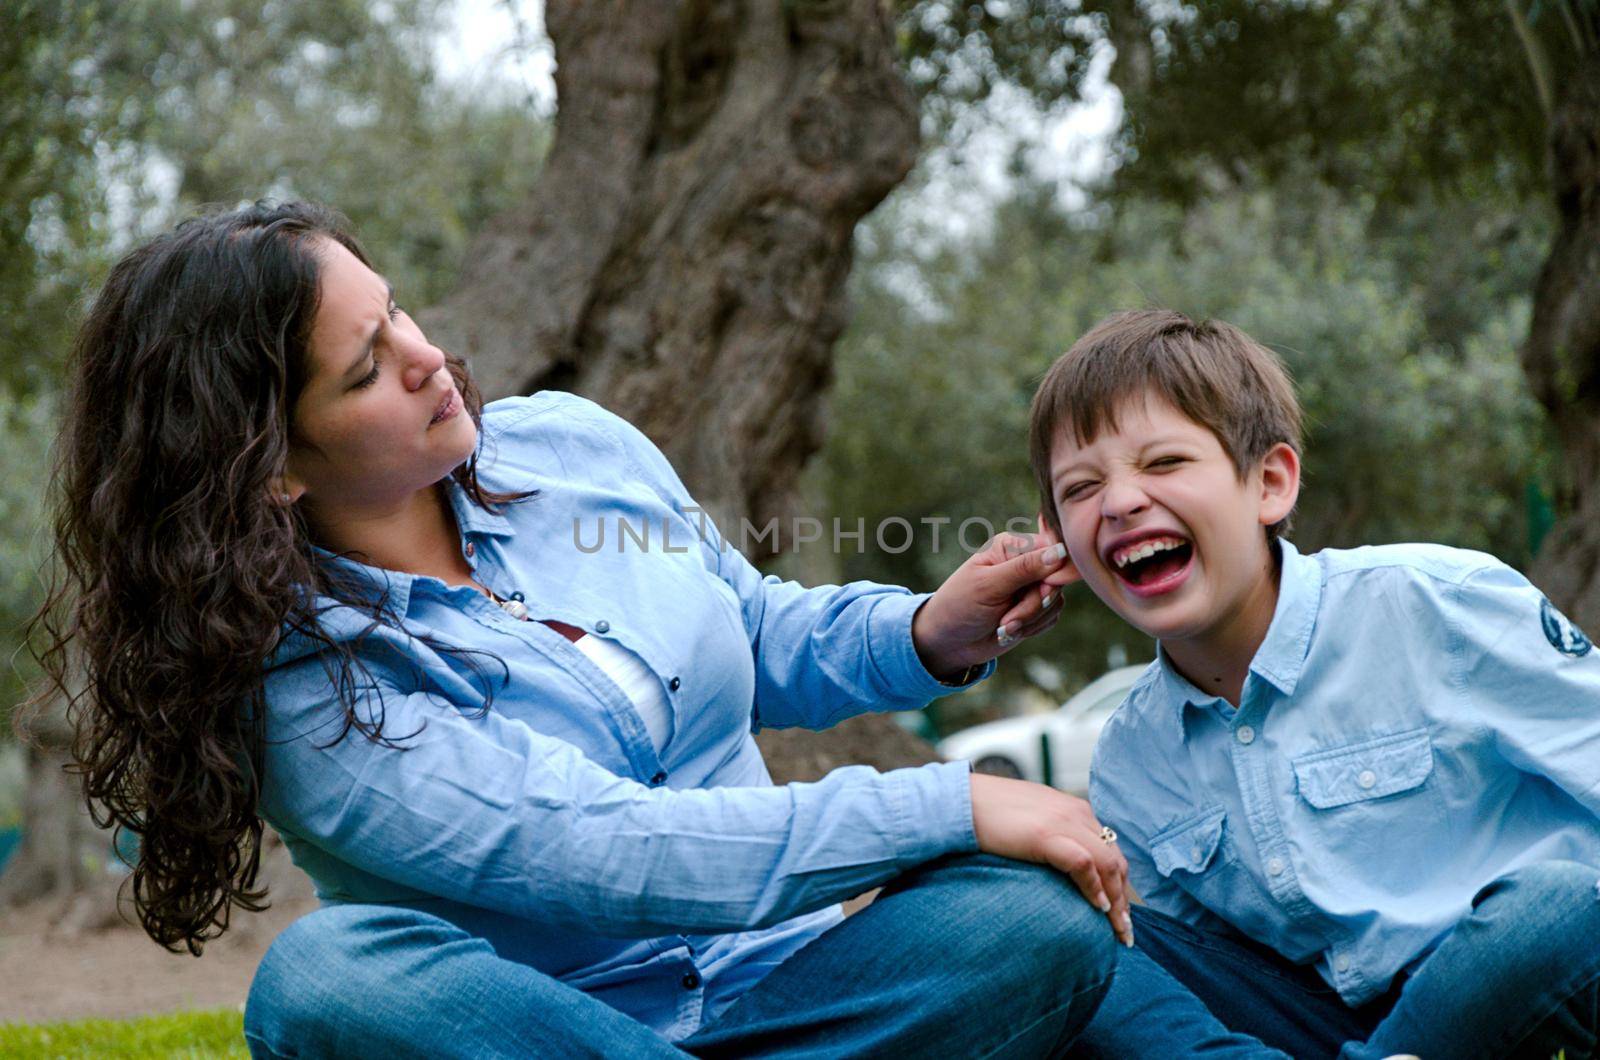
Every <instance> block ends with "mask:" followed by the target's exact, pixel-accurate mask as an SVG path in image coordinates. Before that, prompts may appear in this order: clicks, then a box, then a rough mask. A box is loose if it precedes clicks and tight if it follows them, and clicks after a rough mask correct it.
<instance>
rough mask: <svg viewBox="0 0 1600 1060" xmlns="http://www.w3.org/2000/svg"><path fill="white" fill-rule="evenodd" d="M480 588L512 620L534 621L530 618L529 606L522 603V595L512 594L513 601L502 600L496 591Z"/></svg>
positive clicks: (484, 587)
mask: <svg viewBox="0 0 1600 1060" xmlns="http://www.w3.org/2000/svg"><path fill="white" fill-rule="evenodd" d="M478 588H480V589H482V590H483V591H484V593H485V594H486V595H487V596H488V597H489V599H491V600H493V601H494V602H495V603H497V604H499V605H500V610H502V611H504V612H505V613H506V614H508V615H510V616H511V617H512V618H520V619H521V620H522V621H524V622H529V621H532V620H531V619H530V618H529V617H528V605H527V604H525V603H523V602H522V594H521V593H512V594H511V599H509V600H502V599H501V598H500V597H498V596H496V595H495V592H494V590H493V589H491V588H489V587H488V586H487V585H480V586H478Z"/></svg>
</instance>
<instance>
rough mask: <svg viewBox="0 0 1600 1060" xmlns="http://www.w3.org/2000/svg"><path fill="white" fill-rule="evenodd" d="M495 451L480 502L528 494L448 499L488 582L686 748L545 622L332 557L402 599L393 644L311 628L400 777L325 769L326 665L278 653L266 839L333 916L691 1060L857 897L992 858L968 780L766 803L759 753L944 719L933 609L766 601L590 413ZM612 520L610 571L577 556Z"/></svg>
mask: <svg viewBox="0 0 1600 1060" xmlns="http://www.w3.org/2000/svg"><path fill="white" fill-rule="evenodd" d="M482 437H483V442H482V459H481V461H480V466H479V477H480V480H481V482H482V483H483V485H484V486H485V487H486V488H488V489H492V490H524V489H529V488H536V489H538V490H539V495H538V496H536V497H533V498H531V499H528V500H524V501H521V502H518V503H515V504H512V505H510V506H508V507H507V508H505V509H504V511H503V512H502V513H501V514H491V513H489V512H486V511H484V510H482V509H480V508H478V507H476V506H474V505H472V504H471V503H469V502H468V501H467V500H466V498H465V496H464V495H463V493H462V491H461V490H460V489H459V487H458V486H456V484H455V483H454V482H453V481H451V482H450V483H449V484H448V487H447V488H448V491H449V495H450V499H451V504H452V508H453V511H454V513H455V517H456V520H457V523H458V526H459V529H460V532H461V549H462V555H463V557H464V558H465V559H466V561H467V563H468V564H469V565H470V566H471V567H472V568H473V570H474V577H475V578H476V580H477V581H479V582H480V583H482V584H484V585H486V586H488V587H489V588H491V589H493V590H494V591H495V592H496V593H498V594H499V595H500V596H502V597H510V596H511V595H512V594H513V593H521V594H522V595H523V597H524V598H525V601H526V605H527V607H528V609H529V611H530V613H531V617H533V618H535V619H556V620H559V621H562V622H567V623H570V624H572V625H574V626H577V627H579V628H581V629H583V630H584V631H586V632H588V633H591V634H593V635H595V636H604V637H610V638H614V639H615V640H617V641H618V642H620V643H621V644H622V645H623V646H624V647H626V648H628V649H630V650H631V651H633V652H635V653H637V654H638V655H639V656H640V657H641V658H642V659H643V660H644V661H645V663H646V664H647V665H648V666H649V667H650V668H651V669H652V670H653V671H655V673H656V674H657V675H659V676H660V677H661V679H662V682H663V684H664V686H665V688H666V690H667V694H668V699H669V701H670V704H671V708H672V711H673V714H674V727H673V736H672V738H671V739H670V740H669V742H668V743H667V744H666V745H665V747H664V748H663V749H662V752H661V753H660V754H659V755H658V754H657V752H656V750H655V747H654V746H653V744H652V743H651V740H650V736H649V734H648V732H647V731H646V729H645V726H644V724H643V722H642V721H641V719H640V718H639V716H638V714H637V713H636V712H635V711H634V709H633V706H632V704H631V703H630V702H629V701H628V699H627V697H626V696H625V695H624V694H623V693H622V692H621V690H620V689H618V688H617V686H616V685H615V684H614V683H613V682H612V681H610V680H609V679H608V678H607V677H606V676H605V675H604V674H603V673H602V672H601V671H600V670H599V669H598V668H597V667H596V666H595V665H594V664H593V663H591V662H590V661H589V659H588V658H587V657H585V656H584V654H583V653H582V652H581V651H579V650H578V649H577V648H576V647H574V646H573V645H572V644H571V643H570V642H568V641H567V640H566V638H565V637H563V636H562V635H561V634H560V633H558V632H556V631H555V630H553V629H551V628H549V627H548V626H545V625H543V624H542V623H541V622H538V621H532V622H524V621H518V620H517V619H515V618H513V617H511V616H510V615H508V614H506V613H505V612H504V611H503V610H501V609H500V608H499V607H497V606H496V605H494V604H493V603H492V602H490V601H489V600H487V599H486V598H485V597H484V596H482V595H481V594H479V593H478V592H476V591H475V590H473V589H471V588H465V587H452V586H449V585H447V584H445V583H444V582H443V581H440V580H438V579H436V578H431V577H425V576H411V575H407V574H400V573H396V572H392V571H383V570H380V569H377V568H373V567H367V566H363V565H361V564H359V563H355V562H353V561H350V560H342V559H330V560H328V561H329V562H333V563H337V564H341V565H342V567H343V569H344V570H345V571H347V572H349V573H351V574H353V575H355V576H357V577H358V578H359V579H361V580H362V582H363V583H364V584H368V585H370V587H371V589H372V591H373V592H374V593H377V592H378V591H379V590H381V589H382V588H384V587H386V588H387V592H388V605H389V607H390V608H391V609H392V611H393V612H394V613H395V614H396V615H398V616H399V625H398V627H393V626H385V627H380V628H379V629H378V630H377V631H376V632H375V633H373V634H372V635H371V636H369V637H367V638H366V639H365V640H363V641H359V642H357V638H358V635H359V634H360V632H361V631H362V630H363V629H365V628H366V627H367V625H368V619H367V618H366V616H365V615H363V614H361V613H359V612H357V611H356V610H355V609H353V608H350V607H345V606H338V607H335V608H334V609H333V610H332V611H330V612H328V613H327V614H326V615H325V616H324V617H323V623H324V626H325V628H326V630H327V631H328V633H329V634H330V635H331V636H333V637H334V638H336V639H342V640H347V641H350V642H352V643H358V646H357V649H356V650H357V652H358V656H359V658H360V659H361V661H362V662H363V663H364V665H365V669H366V673H364V674H363V673H361V672H359V671H358V672H357V674H356V677H357V693H358V699H359V705H358V710H359V713H360V715H361V716H362V717H363V718H366V719H369V720H371V719H375V718H378V717H380V716H381V718H382V722H383V732H384V734H385V736H386V737H388V738H389V739H391V740H396V741H397V742H399V743H400V744H402V745H403V746H405V747H406V748H407V749H406V750H405V751H397V750H393V749H389V748H386V747H383V746H380V745H379V744H376V743H373V742H372V741H370V740H368V739H366V738H365V737H364V736H362V735H361V733H359V732H357V731H351V732H349V733H348V734H346V735H345V736H344V738H343V739H340V740H337V742H333V741H334V740H335V738H336V737H337V736H338V735H339V733H340V730H341V729H342V728H343V727H344V726H343V716H342V711H341V709H340V707H339V704H338V703H337V701H336V699H335V697H334V692H333V686H332V684H331V683H330V680H329V676H328V673H327V671H326V670H325V666H324V662H323V660H322V658H320V657H319V656H318V654H317V652H316V648H317V645H316V644H315V643H313V642H311V641H310V640H308V639H306V638H304V637H301V636H297V635H288V636H286V637H285V639H284V641H283V643H282V644H281V645H280V646H279V649H278V650H277V652H276V653H275V655H274V657H273V659H272V661H271V667H270V668H269V673H268V676H267V681H266V703H267V718H266V721H267V736H268V745H267V748H266V775H265V782H264V788H263V792H262V802H261V811H262V815H263V816H264V817H265V818H266V819H267V820H268V821H269V822H270V823H271V824H272V825H273V827H275V828H276V829H277V830H278V831H279V832H280V833H281V834H282V836H283V838H284V841H285V842H286V844H287V845H288V848H289V851H290V853H291V854H292V856H293V858H294V861H295V862H296V864H298V865H299V866H300V867H301V868H303V869H304V870H305V871H306V872H307V873H309V874H310V876H311V877H312V879H313V880H314V881H315V883H316V887H317V892H318V894H319V896H320V897H321V898H322V899H323V900H324V901H325V902H381V903H396V904H403V905H406V906H410V907H414V908H418V909H423V910H426V911H429V912H432V913H435V914H438V915H439V916H442V917H444V918H446V919H448V920H450V921H452V922H454V923H456V924H458V925H459V926H461V927H463V928H464V929H465V930H466V931H468V932H469V933H471V934H473V935H476V936H479V937H482V938H485V939H487V940H488V941H489V942H490V944H491V945H492V946H493V947H494V949H495V951H496V952H497V953H498V954H499V955H500V956H501V957H504V958H508V959H511V960H517V961H521V962H524V963H526V964H529V965H531V966H533V967H535V968H537V969H538V970H540V971H542V972H544V973H546V974H548V975H551V976H554V977H556V978H558V979H560V980H562V981H563V982H566V983H568V984H570V985H572V986H575V987H578V988H580V989H582V990H585V991H587V992H589V993H590V994H592V995H593V996H596V997H598V998H600V999H601V1000H603V1001H606V1002H607V1003H609V1004H611V1005H613V1006H614V1007H616V1008H618V1009H620V1010H621V1011H623V1012H625V1013H627V1014H628V1015H630V1016H633V1017H635V1018H637V1019H639V1020H640V1021H642V1022H644V1023H645V1024H646V1025H648V1026H650V1027H653V1028H655V1029H656V1030H658V1031H660V1032H661V1033H662V1034H664V1035H665V1036H666V1037H668V1038H669V1039H671V1040H679V1039H681V1038H684V1037H687V1036H688V1035H689V1034H691V1033H693V1032H694V1031H695V1030H696V1029H697V1028H698V1027H699V1026H700V1024H701V1023H702V1022H704V1021H705V1020H707V1019H710V1018H711V1017H712V1016H714V1015H716V1014H717V1013H718V1012H719V1011H720V1010H721V1009H722V1008H723V1007H725V1006H726V1005H728V1004H729V1003H731V1002H732V1001H733V1000H735V999H737V997H738V996H739V995H740V994H741V993H742V992H743V991H744V990H745V989H747V988H748V987H749V986H751V985H753V984H754V983H755V982H756V981H758V980H759V979H760V978H761V977H762V976H763V975H765V974H766V973H767V972H769V971H770V970H771V969H772V968H773V967H775V966H776V965H777V964H778V963H779V962H781V961H782V960H783V959H784V958H785V957H787V956H788V955H789V954H791V953H793V952H794V951H795V950H797V949H799V948H800V947H801V946H803V945H805V944H806V943H807V942H809V941H810V940H811V939H813V938H815V937H816V936H817V935H818V934H820V933H821V932H822V931H823V930H825V929H827V928H828V927H830V926H832V925H834V924H836V923H837V922H838V920H839V916H840V914H839V911H838V908H837V905H836V903H838V902H839V901H841V900H842V899H846V898H849V897H852V896H854V895H857V894H860V893H862V892H864V891H866V890H869V889H871V888H873V887H875V886H877V885H879V884H881V883H883V882H885V881H886V880H888V879H890V878H891V877H893V876H895V875H896V874H898V873H899V872H901V871H902V870H904V869H906V868H908V867H910V866H912V865H915V864H918V863H920V862H923V861H926V860H929V859H931V858H934V857H937V856H939V855H941V854H946V853H951V852H957V851H969V850H974V849H976V846H977V843H976V838H975V836H974V834H973V825H972V810H971V800H970V792H969V785H968V773H967V766H966V764H965V763H951V764H936V765H931V766H925V767H922V768H919V769H903V770H895V771H893V772H889V773H883V774H880V773H878V772H876V771H874V770H872V769H869V768H866V767H864V766H855V767H849V768H846V769H841V770H837V771H835V772H834V773H832V774H830V775H829V776H827V777H826V778H825V779H823V780H821V781H819V782H817V783H814V784H789V785H785V786H782V787H777V786H774V785H773V784H772V781H771V779H770V777H769V776H768V773H767V770H766V767H765V765H764V764H763V762H762V759H761V755H760V752H759V751H758V750H757V748H756V745H755V741H754V740H753V739H752V731H753V729H754V728H756V727H758V726H773V727H784V726H794V725H804V726H809V727H815V728H820V727H825V726H827V725H830V724H833V723H834V722H837V721H839V720H841V719H843V718H846V717H849V716H851V715H853V714H858V713H861V712H863V711H867V710H900V709H908V708H914V707H917V706H920V705H922V704H923V703H925V702H927V701H928V700H929V699H931V698H933V697H935V696H938V695H942V694H944V693H946V692H949V691H950V688H949V687H948V686H945V685H942V684H940V683H939V682H938V681H937V680H935V679H934V678H933V677H932V676H931V675H930V674H929V673H928V672H927V670H926V669H925V668H924V667H923V665H922V663H921V661H920V660H919V658H918V656H917V653H916V649H915V647H914V645H913V644H912V640H911V619H912V615H913V614H914V612H915V611H916V609H917V606H918V604H920V603H921V602H922V600H923V599H924V598H925V597H923V596H918V595H913V594H911V593H908V592H907V591H906V590H904V589H899V588H893V587H888V586H882V585H874V584H871V583H866V582H857V583H852V584H849V585H845V586H823V587H819V588H815V589H803V588H801V587H800V586H798V585H795V584H793V583H790V582H783V581H780V580H779V579H777V578H775V577H765V578H764V577H762V576H761V574H760V573H759V572H757V571H756V570H755V568H754V567H752V566H751V565H750V564H749V563H748V562H746V561H745V559H744V558H743V557H742V556H741V555H740V554H739V553H738V552H737V551H736V550H734V549H733V548H731V547H723V546H722V542H721V540H720V538H719V537H718V536H717V535H716V532H715V529H714V528H713V527H711V526H710V525H709V521H706V522H705V523H704V526H705V532H704V533H703V534H702V525H703V521H702V516H701V515H699V514H698V513H697V512H696V511H694V510H693V509H694V507H695V506H694V502H693V501H692V500H691V499H690V497H689V495H688V493H687V492H686V491H685V490H684V488H683V485H682V483H681V482H680V481H679V479H678V476H677V475H676V474H675V473H674V472H673V470H672V468H671V467H670V466H669V465H668V463H667V461H666V459H665V457H663V456H662V455H661V453H660V452H659V451H658V450H657V449H656V447H655V446H654V445H653V444H651V443H650V441H649V440H648V439H647V438H646V437H645V436H644V435H643V434H642V433H641V432H639V431H638V430H637V429H635V428H634V427H632V426H631V425H630V424H628V423H626V422H625V421H623V420H621V419H619V418H618V417H616V416H614V415H612V414H610V413H608V412H606V411H605V410H604V409H602V408H600V407H599V406H598V405H595V404H593V403H591V402H588V401H585V400H583V399H581V398H577V397H574V396H571V395H565V394H556V393H545V394H539V395H535V396H534V397H531V398H515V399H508V400H506V401H501V402H496V403H495V404H493V405H491V406H490V407H489V408H488V409H487V410H486V411H485V414H484V419H483V435H482ZM619 518H620V519H622V520H624V521H626V522H627V523H629V524H630V526H631V527H632V529H633V531H634V532H635V533H637V532H640V531H642V530H644V528H645V527H646V526H648V528H649V529H648V533H649V535H650V546H649V547H648V549H647V548H645V547H643V546H641V545H639V544H638V542H637V541H636V540H635V539H633V538H628V539H627V540H626V544H625V546H623V547H620V549H619V543H618V538H617V520H618V519H619ZM602 519H603V520H605V522H606V524H607V531H606V532H607V537H606V544H605V547H603V548H601V549H599V550H597V551H592V552H591V551H586V549H589V548H592V547H593V543H594V541H595V539H596V535H597V533H598V529H597V521H598V520H602ZM663 525H665V526H666V527H667V528H668V529H667V530H666V531H663V529H662V527H663ZM575 526H577V527H578V529H579V530H580V531H581V537H580V536H579V535H576V534H575V530H574V527H575ZM663 534H665V535H666V540H663ZM580 542H581V547H580ZM321 603H324V604H331V603H332V601H327V600H324V601H321ZM423 637H426V638H429V639H431V640H432V641H435V642H439V643H443V644H447V645H451V646H454V647H458V648H474V649H479V650H480V651H487V652H490V653H492V654H493V656H494V658H489V657H486V656H481V655H480V656H478V657H476V659H475V660H472V659H471V657H468V658H467V659H464V658H462V657H459V656H456V655H453V654H450V653H441V652H439V651H436V650H435V649H434V648H432V647H430V646H429V645H428V644H426V643H424V641H423V640H422V639H421V638H423ZM496 659H498V660H499V662H497V661H496ZM471 661H475V662H476V664H477V666H478V668H479V669H480V671H481V673H482V675H483V676H478V675H475V674H474V672H473V670H472V667H471V665H470V664H469V663H470V662H471ZM501 662H503V664H504V668H503V669H502V668H501V666H500V663H501ZM992 669H993V666H992V664H991V665H990V666H989V667H988V668H987V670H986V673H987V672H989V671H992ZM486 680H487V681H490V682H492V684H493V691H494V695H493V703H492V705H491V706H490V707H489V709H488V710H487V712H481V710H482V707H483V705H484V701H485V696H484V684H485V681H486ZM445 1015H448V1014H445Z"/></svg>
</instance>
